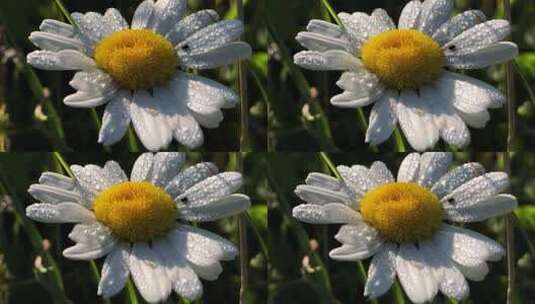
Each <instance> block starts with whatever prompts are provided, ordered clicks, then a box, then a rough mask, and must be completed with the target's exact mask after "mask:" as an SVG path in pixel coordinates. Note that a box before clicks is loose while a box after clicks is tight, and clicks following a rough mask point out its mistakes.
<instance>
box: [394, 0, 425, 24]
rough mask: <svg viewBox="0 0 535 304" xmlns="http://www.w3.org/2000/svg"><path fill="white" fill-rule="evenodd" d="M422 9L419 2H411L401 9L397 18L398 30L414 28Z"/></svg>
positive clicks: (413, 0) (417, 0) (414, 0)
mask: <svg viewBox="0 0 535 304" xmlns="http://www.w3.org/2000/svg"><path fill="white" fill-rule="evenodd" d="M421 9H422V2H420V0H412V1H410V2H409V3H407V4H406V5H405V7H403V10H402V11H401V15H400V16H399V22H398V28H400V29H412V28H415V27H416V25H417V22H418V17H419V16H420V11H421Z"/></svg>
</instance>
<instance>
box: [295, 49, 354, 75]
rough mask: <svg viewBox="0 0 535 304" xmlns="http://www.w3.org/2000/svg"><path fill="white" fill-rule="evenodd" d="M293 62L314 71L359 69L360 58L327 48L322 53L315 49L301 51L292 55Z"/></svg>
mask: <svg viewBox="0 0 535 304" xmlns="http://www.w3.org/2000/svg"><path fill="white" fill-rule="evenodd" d="M294 63H295V64H297V65H298V66H300V67H302V68H305V69H309V70H315V71H337V70H349V71H351V70H353V71H356V70H359V69H361V67H362V63H361V62H360V60H359V59H358V58H357V57H355V56H353V55H351V54H349V53H347V52H345V51H341V50H329V51H326V52H323V53H320V52H316V51H302V52H299V53H297V54H295V56H294Z"/></svg>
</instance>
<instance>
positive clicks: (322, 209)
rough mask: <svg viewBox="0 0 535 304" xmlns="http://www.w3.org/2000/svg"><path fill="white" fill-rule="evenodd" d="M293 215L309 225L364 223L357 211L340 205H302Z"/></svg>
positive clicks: (293, 211) (295, 208)
mask: <svg viewBox="0 0 535 304" xmlns="http://www.w3.org/2000/svg"><path fill="white" fill-rule="evenodd" d="M292 215H293V217H295V218H296V219H298V220H300V221H302V222H305V223H309V224H347V223H354V224H356V223H359V222H360V221H362V217H361V216H360V214H359V213H358V212H357V211H355V210H353V209H351V208H350V207H348V206H346V205H344V204H339V203H330V204H325V205H315V204H301V205H298V206H296V207H294V208H293V209H292Z"/></svg>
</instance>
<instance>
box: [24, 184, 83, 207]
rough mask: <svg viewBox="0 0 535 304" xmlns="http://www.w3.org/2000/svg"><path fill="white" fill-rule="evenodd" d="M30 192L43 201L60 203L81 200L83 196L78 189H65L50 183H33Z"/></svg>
mask: <svg viewBox="0 0 535 304" xmlns="http://www.w3.org/2000/svg"><path fill="white" fill-rule="evenodd" d="M28 193H29V194H30V195H31V196H32V197H33V198H35V199H36V200H38V201H40V202H42V203H48V204H59V203H63V202H79V201H80V199H81V197H80V194H79V193H78V192H76V191H70V190H65V189H62V188H57V187H53V186H49V185H42V184H33V185H31V186H30V188H29V189H28Z"/></svg>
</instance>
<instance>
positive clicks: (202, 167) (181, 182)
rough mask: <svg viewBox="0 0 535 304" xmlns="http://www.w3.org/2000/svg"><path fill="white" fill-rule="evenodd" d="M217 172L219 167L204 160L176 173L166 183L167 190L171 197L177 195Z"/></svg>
mask: <svg viewBox="0 0 535 304" xmlns="http://www.w3.org/2000/svg"><path fill="white" fill-rule="evenodd" d="M217 173H218V168H217V166H216V165H215V164H213V163H209V162H203V163H198V164H195V165H193V166H191V167H188V168H187V169H185V170H184V171H182V172H180V173H179V174H178V175H176V176H175V177H174V178H173V179H172V180H171V181H170V182H169V183H168V184H167V185H166V187H165V191H166V192H167V193H169V195H171V197H173V198H174V197H177V196H178V195H180V194H182V193H183V192H184V191H186V190H187V189H189V188H190V187H192V186H193V185H195V184H197V183H199V182H201V181H203V180H205V179H207V178H208V177H210V176H213V175H215V174H217Z"/></svg>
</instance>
